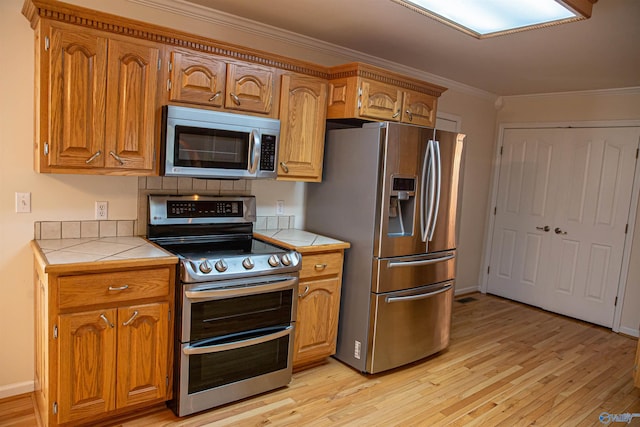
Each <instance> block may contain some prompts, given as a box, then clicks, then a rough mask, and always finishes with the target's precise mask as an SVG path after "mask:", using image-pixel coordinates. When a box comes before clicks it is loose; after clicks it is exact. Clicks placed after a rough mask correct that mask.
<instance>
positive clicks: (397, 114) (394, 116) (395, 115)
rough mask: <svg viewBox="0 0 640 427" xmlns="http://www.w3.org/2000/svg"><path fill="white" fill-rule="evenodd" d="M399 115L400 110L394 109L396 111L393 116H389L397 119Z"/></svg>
mask: <svg viewBox="0 0 640 427" xmlns="http://www.w3.org/2000/svg"><path fill="white" fill-rule="evenodd" d="M399 115H400V110H398V111H396V113H395V114H394V115H393V116H391V118H392V119H397V118H398V116H399Z"/></svg>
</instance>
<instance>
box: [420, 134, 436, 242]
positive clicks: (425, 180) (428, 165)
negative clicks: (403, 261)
mask: <svg viewBox="0 0 640 427" xmlns="http://www.w3.org/2000/svg"><path fill="white" fill-rule="evenodd" d="M434 166H435V164H434V149H433V141H432V140H429V142H428V143H427V150H426V153H425V156H424V161H423V163H422V183H421V184H422V191H421V202H420V226H421V230H420V231H421V234H422V236H421V237H422V241H423V242H427V237H428V235H427V234H428V231H429V229H430V227H431V219H432V215H433V203H434V194H433V193H434V190H435V188H434V186H435V183H434V178H435V170H434ZM427 172H428V174H427ZM427 187H428V188H427ZM427 195H428V197H429V201H428V206H427ZM425 211H426V220H425Z"/></svg>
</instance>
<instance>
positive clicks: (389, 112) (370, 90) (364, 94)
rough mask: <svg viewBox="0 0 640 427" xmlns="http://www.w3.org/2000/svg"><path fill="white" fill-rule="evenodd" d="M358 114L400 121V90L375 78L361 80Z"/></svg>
mask: <svg viewBox="0 0 640 427" xmlns="http://www.w3.org/2000/svg"><path fill="white" fill-rule="evenodd" d="M360 88H361V95H360V102H359V108H360V111H359V114H360V116H361V117H370V118H372V119H380V120H389V121H395V122H397V121H400V115H401V112H400V107H401V106H402V90H400V89H399V88H398V87H396V86H392V85H389V84H385V83H380V82H377V81H375V80H364V79H363V80H362V82H361V83H360Z"/></svg>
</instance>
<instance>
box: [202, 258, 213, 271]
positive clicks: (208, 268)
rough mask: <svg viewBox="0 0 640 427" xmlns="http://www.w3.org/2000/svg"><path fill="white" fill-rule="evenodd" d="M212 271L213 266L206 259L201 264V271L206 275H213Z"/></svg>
mask: <svg viewBox="0 0 640 427" xmlns="http://www.w3.org/2000/svg"><path fill="white" fill-rule="evenodd" d="M211 270H212V268H211V264H210V263H209V261H207V260H206V259H205V260H204V261H202V262H201V263H200V271H202V272H203V273H204V274H209V273H211Z"/></svg>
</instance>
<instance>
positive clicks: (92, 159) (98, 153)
mask: <svg viewBox="0 0 640 427" xmlns="http://www.w3.org/2000/svg"><path fill="white" fill-rule="evenodd" d="M101 154H102V151H100V150H98V151H96V152H95V153H93V156H91V157H89V158H88V159H87V160H85V161H84V162H85V163H86V164H89V163H91V162H93V161H94V160H95V159H97V158H98V157H100V155H101Z"/></svg>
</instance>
